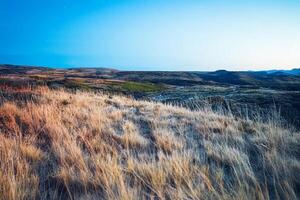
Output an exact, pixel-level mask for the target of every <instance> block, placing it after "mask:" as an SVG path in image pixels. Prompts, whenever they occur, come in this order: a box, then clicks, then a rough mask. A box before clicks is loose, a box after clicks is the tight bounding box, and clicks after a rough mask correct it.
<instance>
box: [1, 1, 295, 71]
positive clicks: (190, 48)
mask: <svg viewBox="0 0 300 200" xmlns="http://www.w3.org/2000/svg"><path fill="white" fill-rule="evenodd" d="M0 63H3V64H4V63H6V64H22V65H39V66H49V67H111V68H117V69H121V70H192V71H210V70H217V69H226V70H264V69H292V68H297V67H300V1H299V0H281V1H279V0H272V1H271V0H269V1H268V0H252V1H247V0H226V1H225V0H224V1H221V0H181V1H178V0H43V1H41V0H27V1H21V0H0Z"/></svg>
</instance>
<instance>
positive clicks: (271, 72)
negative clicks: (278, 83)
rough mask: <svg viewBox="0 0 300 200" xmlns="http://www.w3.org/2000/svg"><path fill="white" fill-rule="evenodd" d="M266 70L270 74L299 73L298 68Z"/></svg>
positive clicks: (299, 69)
mask: <svg viewBox="0 0 300 200" xmlns="http://www.w3.org/2000/svg"><path fill="white" fill-rule="evenodd" d="M266 72H267V73H268V74H272V75H299V74H300V68H297V69H292V70H268V71H266Z"/></svg>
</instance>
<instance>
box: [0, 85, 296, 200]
mask: <svg viewBox="0 0 300 200" xmlns="http://www.w3.org/2000/svg"><path fill="white" fill-rule="evenodd" d="M135 87H136V86H134V88H135ZM0 89H1V90H0V91H1V95H0V183H1V184H0V199H1V200H18V199H124V200H125V199H299V198H300V189H299V188H300V135H299V132H297V131H296V130H295V129H293V128H289V127H287V126H284V124H283V123H282V122H281V121H280V118H279V117H278V116H277V115H276V113H274V114H273V115H270V116H268V117H267V116H257V117H256V118H255V119H253V120H249V119H247V117H246V116H245V117H244V118H237V117H234V116H233V115H232V114H231V113H229V112H215V111H212V110H211V108H210V106H209V105H208V106H206V107H202V108H201V109H200V110H197V111H191V110H189V109H186V108H182V107H176V106H171V105H165V104H161V103H153V102H148V101H137V100H134V99H132V98H127V97H123V96H118V95H110V96H108V95H104V94H101V93H94V92H82V91H77V92H67V91H64V90H52V89H49V88H47V87H22V86H19V87H17V88H16V87H10V86H1V88H0Z"/></svg>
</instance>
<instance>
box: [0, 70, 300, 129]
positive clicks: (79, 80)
mask: <svg viewBox="0 0 300 200" xmlns="http://www.w3.org/2000/svg"><path fill="white" fill-rule="evenodd" d="M0 83H2V84H8V85H41V86H45V85H46V86H48V87H50V88H62V87H63V88H67V89H70V90H78V89H79V90H85V91H97V92H99V91H100V92H105V93H108V94H118V95H126V96H132V97H134V98H135V99H140V100H150V101H158V102H163V103H168V104H174V105H180V106H183V107H187V108H189V109H192V110H197V109H198V108H199V107H200V108H201V107H202V106H204V105H205V104H206V102H209V103H210V104H211V106H212V107H213V108H219V107H222V109H228V107H230V110H231V111H232V112H233V113H234V114H235V115H244V114H245V113H246V114H247V115H249V116H252V115H254V116H255V115H256V113H257V112H262V113H264V112H268V111H269V110H270V109H276V110H277V111H279V112H280V114H281V115H282V116H283V118H284V119H285V120H286V121H287V122H288V123H290V124H292V125H293V126H295V127H298V128H300V114H299V113H300V101H299V99H300V70H299V69H294V70H289V71H261V72H229V71H225V70H219V71H216V72H137V71H136V72H134V71H132V72H129V71H118V70H114V69H107V68H79V69H78V68H75V69H53V68H44V67H26V66H25V67H23V66H12V65H0Z"/></svg>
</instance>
